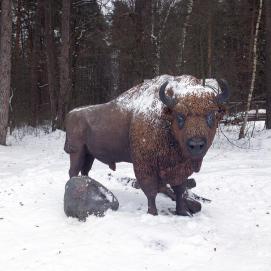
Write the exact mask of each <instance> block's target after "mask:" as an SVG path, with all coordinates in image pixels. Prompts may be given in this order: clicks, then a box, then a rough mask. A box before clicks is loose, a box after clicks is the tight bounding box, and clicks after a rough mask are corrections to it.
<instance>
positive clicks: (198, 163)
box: [191, 159, 202, 172]
mask: <svg viewBox="0 0 271 271" xmlns="http://www.w3.org/2000/svg"><path fill="white" fill-rule="evenodd" d="M191 164H192V170H193V171H194V172H199V171H200V168H201V164H202V159H196V160H192V161H191Z"/></svg>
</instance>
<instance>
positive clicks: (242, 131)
mask: <svg viewBox="0 0 271 271" xmlns="http://www.w3.org/2000/svg"><path fill="white" fill-rule="evenodd" d="M262 9H263V1H262V0H260V3H259V12H258V17H257V22H256V29H255V36H254V44H253V67H252V78H251V83H250V89H249V94H248V100H247V107H246V112H245V118H244V122H243V124H242V126H241V129H240V132H239V139H241V138H244V137H245V129H246V125H247V120H248V111H249V109H250V105H251V100H252V94H253V91H254V86H255V78H256V71H257V59H258V54H257V43H258V34H259V25H260V21H261V17H262Z"/></svg>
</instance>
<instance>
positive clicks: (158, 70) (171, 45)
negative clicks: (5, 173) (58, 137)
mask: <svg viewBox="0 0 271 271" xmlns="http://www.w3.org/2000/svg"><path fill="white" fill-rule="evenodd" d="M0 3H1V15H0V16H1V33H0V37H1V43H0V50H1V51H2V54H1V53H0V71H1V65H2V67H3V65H4V64H3V63H5V61H4V60H5V58H7V57H8V55H7V54H6V53H4V54H3V49H4V47H5V45H6V46H10V47H11V62H12V65H11V88H10V91H9V93H8V99H7V95H6V96H5V95H3V93H4V89H6V88H5V87H3V86H2V87H1V83H0V107H1V108H2V109H3V108H4V104H6V103H7V101H8V103H9V105H8V106H9V117H8V126H10V127H11V129H13V128H14V127H17V126H20V125H25V124H26V125H32V126H37V125H39V124H42V123H45V122H47V123H48V124H49V125H51V126H52V129H55V128H63V120H64V117H65V115H66V113H67V112H68V111H69V110H70V109H72V108H74V107H76V106H81V105H88V104H96V103H102V102H106V101H108V100H110V99H112V98H113V97H116V96H117V95H118V94H120V93H121V92H123V91H125V90H127V89H129V88H130V87H132V86H134V85H136V84H138V83H140V82H142V81H143V80H144V79H149V78H153V77H155V76H156V75H160V74H171V75H180V74H192V75H194V76H196V77H199V78H225V79H227V81H228V82H229V85H230V87H231V89H232V95H231V101H241V102H243V104H244V108H245V105H246V104H247V99H248V95H249V91H250V88H251V80H252V74H253V61H254V60H256V70H255V85H254V86H253V95H252V99H253V100H264V101H267V106H266V107H267V121H266V122H267V128H271V113H270V112H271V110H270V107H271V64H270V55H271V45H270V43H271V40H270V39H271V32H270V29H271V22H270V18H271V17H270V16H271V1H269V0H263V1H262V0H126V1H125V0H123V1H119V0H115V1H106V0H104V1H98V0H0ZM9 4H10V9H11V10H10V12H9V13H8V9H9ZM5 12H6V13H7V15H5V14H6V13H5ZM260 12H261V13H260ZM259 15H260V16H259ZM9 18H10V20H9ZM257 19H259V25H258V26H259V28H258V33H257V31H256V29H257ZM9 22H10V23H12V33H11V38H12V39H11V43H9V41H8V37H7V36H8V35H9V31H8V30H7V29H5V27H3V26H4V25H6V26H7V25H8V24H9ZM256 35H257V37H256ZM255 38H257V39H256V51H255V50H253V49H254V43H255ZM1 63H2V64H1ZM4 66H5V67H6V65H4ZM5 67H4V68H5ZM7 74H8V73H5V72H1V73H0V82H1V80H2V81H3V78H4V77H5V76H6V75H7ZM4 81H5V80H4ZM1 93H2V94H1ZM1 108H0V111H1ZM0 120H1V114H0ZM0 130H1V129H0ZM0 144H1V143H0Z"/></svg>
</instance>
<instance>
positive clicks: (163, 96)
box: [159, 81, 176, 108]
mask: <svg viewBox="0 0 271 271" xmlns="http://www.w3.org/2000/svg"><path fill="white" fill-rule="evenodd" d="M167 84H168V81H166V82H165V83H164V84H163V85H162V86H161V87H160V90H159V98H160V100H161V101H162V103H163V104H165V105H166V106H167V107H168V108H173V107H174V106H175V105H176V100H175V99H173V98H172V97H169V96H167V95H166V93H165V90H166V86H167Z"/></svg>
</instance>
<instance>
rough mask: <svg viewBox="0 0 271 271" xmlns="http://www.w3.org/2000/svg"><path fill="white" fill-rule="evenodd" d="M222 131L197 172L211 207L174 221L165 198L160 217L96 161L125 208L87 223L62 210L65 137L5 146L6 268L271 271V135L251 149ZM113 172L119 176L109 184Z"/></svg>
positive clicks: (1, 243)
mask: <svg viewBox="0 0 271 271" xmlns="http://www.w3.org/2000/svg"><path fill="white" fill-rule="evenodd" d="M223 133H225V134H226V135H227V136H228V137H229V138H231V141H234V144H236V145H238V146H241V148H240V147H236V146H233V145H232V144H230V143H229V142H228V140H227V139H226V138H225V137H224V136H223V135H222V133H221V132H219V134H218V136H217V137H216V139H215V142H214V145H213V147H212V148H211V149H210V150H209V152H208V154H207V156H206V158H205V159H204V163H203V167H202V170H201V171H200V172H199V173H198V174H195V175H194V177H195V179H196V181H197V187H196V188H195V189H194V190H195V192H196V193H198V194H200V195H202V196H204V197H208V198H210V199H212V203H210V204H203V208H202V212H201V213H199V214H197V215H195V216H194V217H192V218H188V217H178V216H175V215H172V214H171V213H170V212H169V211H168V210H169V209H174V207H175V206H174V202H172V201H171V200H170V199H168V198H166V197H164V196H163V195H159V196H158V198H157V206H158V209H159V216H157V217H153V216H151V215H147V214H146V208H147V206H146V198H145V196H144V195H143V193H142V192H141V191H140V190H136V189H134V188H133V187H132V186H131V185H130V183H128V184H127V183H126V182H125V181H121V177H133V176H134V174H133V170H132V166H131V165H130V164H125V163H123V164H118V165H117V171H116V172H112V171H110V169H109V168H108V167H107V166H105V165H103V164H101V163H99V162H95V163H94V166H93V170H92V172H91V176H92V177H94V178H95V179H96V180H97V181H100V182H101V183H102V184H104V185H105V186H106V187H108V188H109V189H110V190H112V192H113V193H114V194H115V195H116V196H117V198H118V199H119V202H120V208H119V210H118V211H117V212H113V211H108V212H107V213H106V216H105V217H102V218H97V217H89V218H88V219H87V221H86V222H85V223H83V222H79V221H77V220H76V219H72V218H67V217H66V216H65V214H64V212H63V194H64V186H65V183H66V181H67V180H68V175H67V172H68V167H69V158H68V155H67V154H66V153H64V151H63V144H64V133H63V132H60V131H56V132H54V133H51V134H43V133H41V131H38V134H37V135H36V136H34V135H26V136H24V137H23V138H21V134H22V130H19V131H16V132H15V133H14V135H13V136H12V137H10V138H9V142H10V146H8V147H0V270H3V271H12V270H16V271H18V270H19V271H21V270H35V271H37V270H39V271H43V270H45V271H49V270H50V271H51V270H56V271H62V270H63V271H69V270H77V271H84V270H87V271H89V270H92V271H96V270H97V271H98V270H99V271H103V270H106V271H108V270H111V271H122V270H123V271H127V270H129V271H133V270H136V271H143V270H155V271H162V270H163V271H164V270H169V271H171V270H176V271H181V270H186V271H190V270H196V271H198V270H201V271H204V270H208V271H211V270H215V271H220V270H221V271H224V270H225V271H226V270H227V271H228V270H231V271H235V270H236V271H237V270H238V271H243V270H244V271H250V270H251V271H270V270H271V132H270V131H269V132H267V131H265V130H262V127H261V125H256V127H255V129H254V136H253V138H251V139H250V140H249V141H248V140H245V141H235V140H234V138H236V137H237V134H236V133H234V129H233V128H223ZM110 174H112V176H110Z"/></svg>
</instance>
